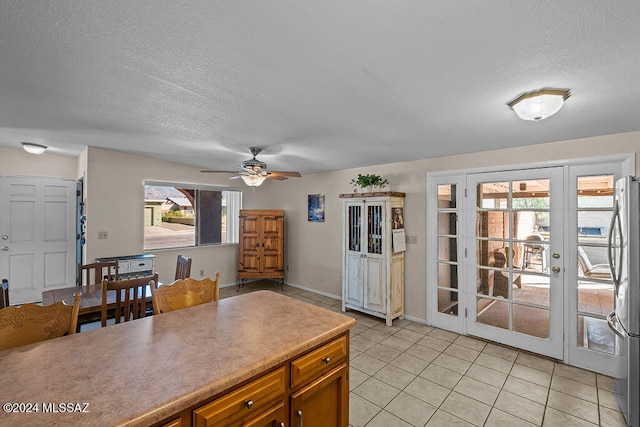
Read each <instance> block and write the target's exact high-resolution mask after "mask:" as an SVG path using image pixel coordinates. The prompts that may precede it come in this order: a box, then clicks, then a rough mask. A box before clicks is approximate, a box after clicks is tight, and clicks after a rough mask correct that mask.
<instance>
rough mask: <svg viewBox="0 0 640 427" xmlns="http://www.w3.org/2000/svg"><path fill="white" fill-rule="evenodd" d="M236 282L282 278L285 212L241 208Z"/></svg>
mask: <svg viewBox="0 0 640 427" xmlns="http://www.w3.org/2000/svg"><path fill="white" fill-rule="evenodd" d="M239 222H240V236H239V240H240V241H239V244H238V248H239V253H238V283H240V281H244V280H246V279H280V280H284V211H282V210H249V209H241V210H240V221H239Z"/></svg>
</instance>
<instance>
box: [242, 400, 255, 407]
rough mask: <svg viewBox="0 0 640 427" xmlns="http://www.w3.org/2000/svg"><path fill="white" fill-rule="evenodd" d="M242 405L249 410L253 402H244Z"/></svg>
mask: <svg viewBox="0 0 640 427" xmlns="http://www.w3.org/2000/svg"><path fill="white" fill-rule="evenodd" d="M244 404H245V406H246V407H247V409H251V407H252V406H253V400H247V401H246V402H244Z"/></svg>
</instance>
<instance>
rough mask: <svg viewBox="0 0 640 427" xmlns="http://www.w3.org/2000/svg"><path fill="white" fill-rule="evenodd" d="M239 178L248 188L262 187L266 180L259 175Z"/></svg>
mask: <svg viewBox="0 0 640 427" xmlns="http://www.w3.org/2000/svg"><path fill="white" fill-rule="evenodd" d="M240 178H242V180H243V181H244V183H245V184H247V185H248V186H249V187H259V186H260V185H262V183H263V182H264V180H265V179H267V177H266V176H260V175H240Z"/></svg>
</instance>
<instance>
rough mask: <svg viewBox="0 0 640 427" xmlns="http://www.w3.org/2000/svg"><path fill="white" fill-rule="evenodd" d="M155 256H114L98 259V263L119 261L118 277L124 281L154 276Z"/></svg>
mask: <svg viewBox="0 0 640 427" xmlns="http://www.w3.org/2000/svg"><path fill="white" fill-rule="evenodd" d="M155 257H156V256H155V255H153V254H141V255H126V256H114V257H107V258H96V262H110V261H118V277H119V278H120V280H123V279H135V278H137V277H145V276H153V274H154V272H153V271H154V269H153V264H154V259H155Z"/></svg>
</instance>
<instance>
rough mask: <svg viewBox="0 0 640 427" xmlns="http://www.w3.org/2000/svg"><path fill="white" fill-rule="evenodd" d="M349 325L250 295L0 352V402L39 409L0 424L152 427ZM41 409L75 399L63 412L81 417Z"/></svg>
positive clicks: (266, 294) (1, 418) (0, 419)
mask: <svg viewBox="0 0 640 427" xmlns="http://www.w3.org/2000/svg"><path fill="white" fill-rule="evenodd" d="M354 324H355V320H354V319H352V318H351V317H347V316H344V315H342V314H339V313H335V312H332V311H329V310H326V309H322V308H320V307H316V306H314V305H311V304H307V303H305V302H302V301H298V300H296V299H293V298H290V297H287V296H284V295H281V294H278V293H275V292H272V291H257V292H253V293H248V294H243V295H238V296H235V297H232V298H227V299H223V300H220V301H218V302H214V303H210V304H203V305H199V306H196V307H191V308H187V309H183V310H179V311H175V312H170V313H166V314H162V315H159V316H151V317H147V318H143V319H138V320H135V321H131V322H127V323H121V324H118V325H113V326H108V327H106V328H101V329H97V330H92V331H88V332H82V333H80V334H75V335H71V336H66V337H62V338H57V339H54V340H49V341H45V342H42V343H36V344H31V345H28V346H24V347H18V348H15V349H11V350H6V351H3V352H0V367H2V373H1V374H0V402H1V403H3V404H5V403H6V402H16V403H25V404H27V405H25V407H24V409H27V408H28V406H29V405H32V404H38V405H39V408H38V410H39V412H38V413H33V412H32V413H5V412H0V425H2V426H12V425H16V426H18V425H20V426H22V425H30V426H36V425H46V426H57V425H95V426H98V425H100V426H147V425H151V424H154V423H157V422H159V421H162V420H165V419H167V418H169V417H171V416H173V415H174V414H177V413H179V412H180V411H183V410H185V409H188V408H191V407H193V405H196V404H198V403H199V402H203V401H205V400H207V399H209V398H211V397H212V396H215V395H219V394H220V393H222V392H224V391H225V390H228V389H230V388H233V387H234V386H236V385H238V384H241V383H243V382H246V381H247V380H249V379H251V378H254V377H256V376H257V375H259V374H261V373H264V372H266V371H269V370H270V369H273V368H275V367H276V366H278V365H282V364H283V363H285V362H287V361H288V360H290V359H292V358H293V357H295V356H297V355H300V354H303V353H304V352H306V351H308V350H311V349H313V348H314V347H317V346H318V345H320V344H322V343H325V342H327V341H329V340H331V339H333V338H335V337H337V336H339V335H341V334H345V333H347V331H348V330H349V328H351V327H352V326H353V325H354ZM43 403H55V404H56V405H57V404H58V403H72V404H74V405H71V406H69V405H66V406H65V409H67V408H72V409H73V410H83V409H86V410H87V411H88V412H73V413H69V412H65V413H62V412H60V411H59V412H57V413H51V412H49V413H43V412H42V411H43V407H42V405H43ZM76 403H79V404H80V405H75V404H76ZM86 403H88V406H85V405H84V404H86ZM56 408H57V406H56ZM47 409H52V408H51V407H48V408H47ZM58 409H59V408H58Z"/></svg>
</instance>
